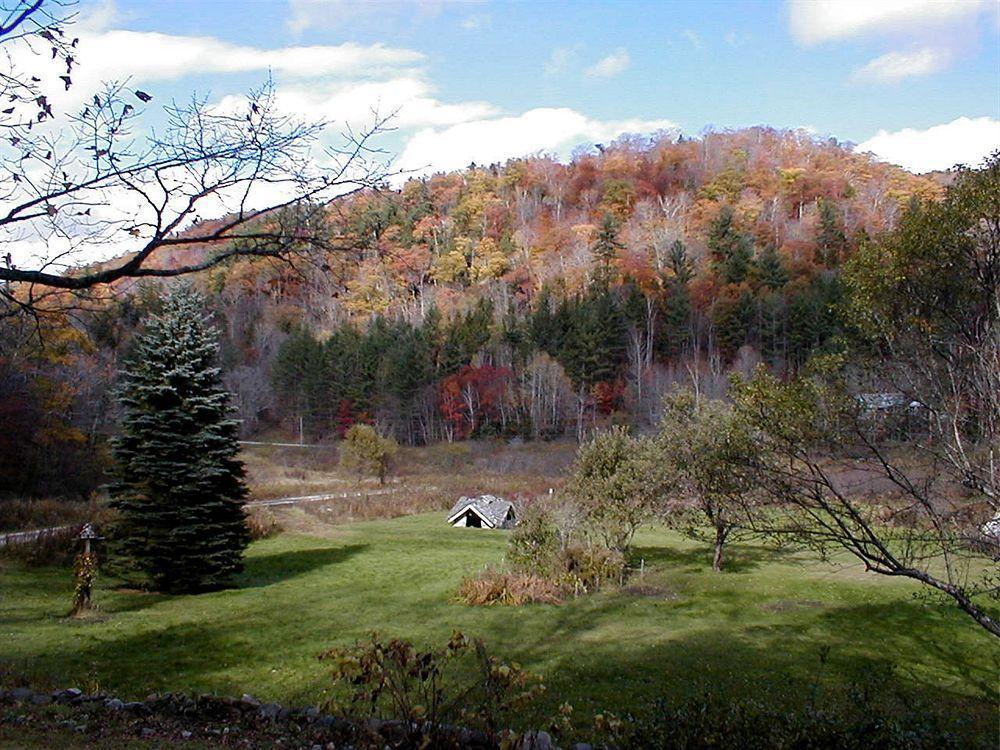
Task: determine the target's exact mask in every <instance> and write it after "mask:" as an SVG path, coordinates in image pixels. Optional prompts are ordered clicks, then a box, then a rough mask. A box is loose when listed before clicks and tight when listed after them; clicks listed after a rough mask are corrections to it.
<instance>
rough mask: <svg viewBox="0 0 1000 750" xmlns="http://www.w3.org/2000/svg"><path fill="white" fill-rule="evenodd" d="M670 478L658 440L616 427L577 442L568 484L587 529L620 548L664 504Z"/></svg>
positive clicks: (605, 542) (622, 548)
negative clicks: (584, 519)
mask: <svg viewBox="0 0 1000 750" xmlns="http://www.w3.org/2000/svg"><path fill="white" fill-rule="evenodd" d="M670 482H671V477H670V475H669V471H668V467H667V465H666V464H665V462H664V461H663V457H662V455H661V452H660V449H659V446H658V445H657V444H656V442H655V441H653V440H651V439H648V438H635V437H632V436H631V435H629V434H628V432H627V431H626V430H624V429H622V428H620V427H615V428H612V429H610V430H608V431H607V432H603V433H601V434H600V435H598V436H597V437H595V438H594V439H593V440H591V441H590V442H589V443H587V444H586V445H582V446H581V447H580V450H579V451H578V452H577V457H576V462H575V463H574V464H573V468H572V471H571V472H570V477H569V481H568V482H567V485H566V489H567V491H568V493H569V495H570V496H571V497H573V498H574V499H575V500H576V501H577V503H578V504H579V506H580V510H581V511H582V513H583V515H584V517H585V518H586V520H587V525H588V527H589V529H590V531H591V533H592V534H593V535H594V536H596V537H597V538H599V539H600V540H601V542H602V543H603V544H604V545H605V546H606V547H608V548H610V549H614V550H619V551H620V552H624V551H625V550H627V549H628V546H629V544H630V543H631V542H632V537H633V536H634V535H635V532H636V530H637V529H638V528H639V526H641V525H642V524H644V523H646V522H647V521H648V520H649V519H650V518H651V517H652V515H653V513H654V512H655V510H656V509H657V508H658V507H659V506H660V505H661V504H662V502H663V496H664V493H665V492H666V489H667V488H668V487H669V486H670Z"/></svg>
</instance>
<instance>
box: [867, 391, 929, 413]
mask: <svg viewBox="0 0 1000 750" xmlns="http://www.w3.org/2000/svg"><path fill="white" fill-rule="evenodd" d="M856 398H857V399H858V403H860V404H861V406H862V408H864V409H865V410H866V411H887V410H889V409H899V408H901V407H906V408H909V409H919V408H921V407H922V406H923V404H921V403H920V402H919V401H911V400H909V399H908V398H907V397H906V394H903V393H899V392H889V393H859V394H858V395H857V396H856Z"/></svg>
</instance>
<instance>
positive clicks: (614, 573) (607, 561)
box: [561, 544, 625, 593]
mask: <svg viewBox="0 0 1000 750" xmlns="http://www.w3.org/2000/svg"><path fill="white" fill-rule="evenodd" d="M561 563H562V569H563V571H564V572H563V573H562V580H563V582H564V583H565V584H566V585H567V586H572V587H573V590H574V591H578V592H579V591H581V590H582V592H583V593H586V592H588V591H597V590H599V589H600V588H601V587H602V586H604V585H606V584H612V585H619V584H620V583H622V579H623V577H624V575H625V556H624V555H623V554H622V553H621V552H619V551H618V550H613V549H608V548H607V547H600V546H597V545H592V544H574V545H570V546H569V547H567V548H566V549H565V550H563V552H562V555H561Z"/></svg>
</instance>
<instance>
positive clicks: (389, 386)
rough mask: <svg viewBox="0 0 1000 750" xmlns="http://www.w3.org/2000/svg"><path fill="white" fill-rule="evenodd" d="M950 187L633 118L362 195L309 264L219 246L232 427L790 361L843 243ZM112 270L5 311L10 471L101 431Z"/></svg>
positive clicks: (827, 328)
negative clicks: (582, 136)
mask: <svg viewBox="0 0 1000 750" xmlns="http://www.w3.org/2000/svg"><path fill="white" fill-rule="evenodd" d="M939 194H940V186H939V185H938V184H937V183H935V182H934V181H933V180H931V179H929V178H925V177H918V176H914V175H911V174H909V173H907V172H905V171H903V170H901V169H898V168H896V167H892V166H889V165H886V164H882V163H879V162H876V161H874V160H873V159H871V158H870V157H868V156H865V155H859V154H856V153H854V152H852V151H851V150H850V149H848V148H845V147H844V146H842V145H840V144H838V143H836V142H833V141H825V140H817V139H815V138H813V137H811V136H809V135H808V134H806V133H803V132H801V131H794V132H788V131H776V130H771V129H765V128H753V129H748V130H743V131H737V132H728V133H708V134H706V135H704V136H703V137H700V138H697V139H677V138H674V137H666V136H663V137H657V138H653V139H639V138H623V139H620V140H619V141H616V142H615V143H612V144H610V145H607V146H604V145H598V146H596V147H593V148H589V149H581V150H580V151H578V152H577V153H576V154H575V155H574V158H573V159H572V160H571V161H570V162H569V163H565V164H564V163H560V162H558V161H556V160H553V159H550V158H544V157H538V158H529V159H522V160H515V161H511V162H509V163H507V164H506V165H502V166H501V165H493V166H489V167H480V166H475V165H472V166H470V167H469V168H468V169H466V170H463V171H460V172H454V173H448V174H439V175H435V176H433V177H430V178H426V179H413V180H409V181H408V182H406V183H405V184H403V185H402V186H401V187H400V188H398V189H391V188H389V187H387V188H386V189H384V190H382V191H378V192H370V193H363V194H359V195H356V196H352V197H351V198H349V199H345V200H343V201H341V202H337V203H334V204H332V205H331V208H330V210H329V211H328V212H327V222H328V226H326V227H324V228H323V229H324V231H327V232H328V233H329V235H330V238H331V246H335V247H336V249H335V250H331V251H330V252H329V253H328V254H327V256H326V257H325V258H323V259H322V260H321V261H320V262H316V261H315V259H314V258H313V259H310V261H309V262H306V261H305V259H303V260H302V262H294V261H293V262H290V263H288V262H277V261H270V260H268V259H265V258H253V259H248V258H243V259H234V260H233V261H232V262H231V263H229V264H228V265H225V266H223V267H219V268H215V269H213V270H212V271H210V272H207V273H205V274H203V275H201V276H199V277H198V278H197V279H196V281H195V283H196V284H197V285H198V286H199V287H201V288H202V290H203V291H204V292H206V293H207V295H208V296H209V299H210V305H211V307H212V309H213V312H214V313H215V316H216V321H217V323H218V325H219V328H220V331H221V333H222V339H223V361H222V363H221V364H222V367H223V373H224V378H225V382H226V384H227V386H228V387H229V389H230V390H232V391H233V393H234V394H235V403H236V405H237V408H238V410H239V415H238V416H239V417H240V418H241V419H242V420H243V422H242V424H243V430H244V433H245V434H253V433H256V432H258V431H260V430H262V429H273V428H275V427H281V428H283V429H285V430H289V431H301V433H302V434H303V436H306V437H308V438H309V439H318V438H324V437H330V438H332V437H334V436H336V435H337V434H338V433H342V432H343V431H344V430H346V429H347V427H349V426H350V425H351V424H353V423H355V422H370V423H375V424H377V425H378V426H379V427H380V429H382V430H384V431H385V432H389V433H392V434H394V435H395V436H396V437H397V439H399V440H401V441H404V442H407V443H411V444H420V443H426V442H432V441H436V440H456V439H464V438H468V437H476V436H488V435H505V436H523V437H525V438H544V437H555V436H559V435H575V436H577V437H582V436H583V435H585V434H586V433H587V432H588V431H590V430H592V429H593V428H594V427H596V426H598V425H601V424H606V423H609V422H626V423H633V424H648V423H650V422H652V421H654V420H655V419H656V415H657V413H658V411H659V404H660V401H661V399H662V396H663V394H664V393H665V392H666V391H668V390H669V389H670V388H671V387H672V384H674V383H676V382H678V381H683V382H685V383H687V384H688V385H693V386H694V387H695V388H698V389H701V390H704V391H705V392H711V393H713V394H715V395H719V394H721V393H722V392H723V391H724V389H725V384H726V376H727V373H728V372H729V371H731V370H732V369H734V368H736V369H739V370H744V371H745V370H748V369H749V368H750V367H752V366H754V365H756V364H757V363H758V362H763V363H765V364H767V365H768V366H769V367H770V368H771V369H772V370H773V371H774V372H776V373H779V374H786V373H789V372H793V371H795V370H796V369H797V368H798V367H800V366H801V365H802V363H803V362H805V360H806V359H807V358H808V357H809V355H810V353H812V352H813V351H815V350H817V349H818V348H822V347H823V346H824V345H825V344H826V343H827V342H828V341H830V340H831V338H832V337H834V336H835V335H836V334H837V332H838V330H839V327H840V323H839V321H838V317H837V314H836V308H837V301H838V299H839V296H840V294H841V292H840V284H839V269H840V267H841V264H842V263H843V262H844V261H845V260H847V259H849V258H850V257H851V255H852V253H853V252H854V251H855V250H856V249H857V247H859V246H860V245H861V244H863V243H866V242H871V241H877V239H878V238H879V237H880V236H881V235H883V234H884V233H885V232H887V231H889V230H891V229H892V228H893V227H894V226H895V224H896V222H897V220H898V218H899V216H900V215H901V212H903V211H905V210H906V207H907V206H908V205H909V204H910V203H911V202H912V201H919V200H926V199H934V198H936V197H938V195H939ZM172 252H173V253H174V255H173V258H172V261H173V262H181V261H182V260H187V259H189V256H190V255H191V254H193V253H196V252H198V251H196V250H193V249H188V248H185V247H184V246H183V245H180V246H177V247H176V248H175V249H174V250H172ZM110 291H111V292H112V293H111V294H108V295H105V296H104V297H103V298H102V299H101V300H99V301H95V302H94V303H93V304H91V305H83V306H77V307H76V308H74V309H72V310H70V311H66V310H62V311H60V312H59V313H58V314H55V313H54V314H53V315H51V316H47V318H46V319H45V320H43V321H38V320H32V321H25V320H19V319H17V318H16V316H8V317H7V318H5V319H4V324H3V326H4V329H3V331H2V332H0V334H2V344H0V346H2V350H0V382H2V383H3V384H4V394H5V396H4V399H3V401H4V406H3V407H2V409H0V442H2V444H0V455H3V456H4V458H5V462H6V464H5V470H4V472H3V483H4V487H2V488H0V489H3V490H7V491H15V492H35V491H40V492H58V491H59V490H60V487H61V486H62V485H64V484H66V483H67V482H69V483H72V480H70V479H69V478H68V477H69V476H72V475H73V472H66V471H65V470H64V468H60V466H59V464H58V462H57V463H55V464H53V465H51V466H50V465H49V464H47V462H46V461H44V460H41V459H39V458H38V456H44V455H49V454H51V453H53V452H60V451H62V449H63V448H65V447H72V451H67V452H66V455H70V453H72V455H74V456H79V457H80V461H82V462H84V463H87V460H86V459H85V456H87V455H92V456H96V455H98V454H99V453H100V452H101V445H102V442H103V438H104V436H106V435H107V434H108V433H109V432H110V431H111V430H112V429H113V425H114V421H115V417H116V415H114V414H113V412H112V409H113V407H112V406H111V405H110V403H111V399H110V398H108V396H107V393H108V387H109V386H110V385H111V384H113V382H114V378H115V372H116V370H117V369H118V367H119V363H120V361H121V358H122V357H124V356H127V354H128V351H129V343H130V339H131V334H132V332H133V331H134V330H135V328H136V326H137V325H139V324H140V323H141V319H142V316H143V315H144V314H145V313H146V312H148V311H149V310H150V309H153V308H155V305H156V304H157V301H156V300H157V295H156V291H157V289H156V288H155V287H154V286H153V285H151V284H148V283H147V284H137V283H134V282H132V283H131V284H120V285H118V286H116V287H115V288H114V289H113V290H110ZM39 328H41V329H44V330H43V331H42V334H43V335H37V334H38V332H39ZM29 329H31V330H33V331H34V333H30V332H29V333H26V330H29ZM41 413H44V414H45V415H46V417H45V418H44V419H41V418H39V417H38V414H41ZM28 467H31V468H30V470H29V468H28ZM81 476H82V474H81ZM88 476H89V475H88ZM41 487H44V488H45V489H38V488H41Z"/></svg>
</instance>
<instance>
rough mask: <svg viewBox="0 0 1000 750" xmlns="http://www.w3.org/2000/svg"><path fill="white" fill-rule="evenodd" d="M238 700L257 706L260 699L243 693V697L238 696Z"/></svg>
mask: <svg viewBox="0 0 1000 750" xmlns="http://www.w3.org/2000/svg"><path fill="white" fill-rule="evenodd" d="M240 701H241V702H242V703H246V704H247V705H248V706H259V705H260V701H259V700H257V699H256V698H254V697H253V696H252V695H250V694H249V693H243V697H242V698H240Z"/></svg>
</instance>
